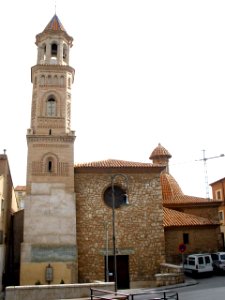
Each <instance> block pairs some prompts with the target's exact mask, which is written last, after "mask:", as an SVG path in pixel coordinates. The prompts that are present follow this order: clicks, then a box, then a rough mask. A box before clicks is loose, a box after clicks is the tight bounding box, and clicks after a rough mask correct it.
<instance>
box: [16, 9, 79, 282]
mask: <svg viewBox="0 0 225 300" xmlns="http://www.w3.org/2000/svg"><path fill="white" fill-rule="evenodd" d="M72 42H73V39H72V37H70V36H69V35H68V34H67V32H66V31H65V29H64V27H63V26H62V24H61V22H60V21H59V19H58V17H57V16H56V15H55V16H54V17H53V18H52V19H51V21H50V22H49V24H48V25H47V26H46V28H45V29H44V30H43V32H41V33H40V34H38V35H37V36H36V45H37V50H38V55H37V64H36V65H35V66H33V67H32V69H31V81H32V84H33V93H32V107H31V125H30V128H29V129H28V131H27V145H28V157H27V183H26V199H25V211H24V240H23V243H22V248H21V250H22V253H21V269H20V283H21V284H22V285H24V284H35V283H36V282H41V283H46V282H51V283H60V281H61V279H62V277H63V278H64V280H65V282H70V283H71V282H77V249H76V248H77V247H76V245H77V243H76V213H75V194H74V140H75V135H74V131H72V130H71V128H70V120H71V86H72V83H73V81H74V73H75V71H74V69H73V68H72V67H70V66H69V53H70V48H71V47H72ZM53 272H54V276H53Z"/></svg>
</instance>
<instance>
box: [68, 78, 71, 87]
mask: <svg viewBox="0 0 225 300" xmlns="http://www.w3.org/2000/svg"><path fill="white" fill-rule="evenodd" d="M68 88H71V78H70V77H69V78H68Z"/></svg>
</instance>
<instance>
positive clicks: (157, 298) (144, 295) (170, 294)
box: [130, 290, 179, 300]
mask: <svg viewBox="0 0 225 300" xmlns="http://www.w3.org/2000/svg"><path fill="white" fill-rule="evenodd" d="M130 297H131V300H141V299H147V300H179V296H178V293H177V292H175V291H168V290H164V291H147V292H141V293H137V294H130Z"/></svg>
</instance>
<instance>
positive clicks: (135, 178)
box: [75, 171, 165, 288]
mask: <svg viewBox="0 0 225 300" xmlns="http://www.w3.org/2000/svg"><path fill="white" fill-rule="evenodd" d="M148 172H149V171H148ZM148 172H147V171H145V173H136V174H133V173H131V174H128V173H126V175H127V176H128V189H129V191H128V194H129V205H128V206H123V207H120V208H118V209H116V210H115V228H116V248H117V255H127V256H128V257H129V280H130V287H131V288H133V287H140V286H141V287H145V286H150V285H154V284H155V278H154V274H155V273H157V272H158V271H159V267H160V263H162V262H164V261H165V249H164V230H163V211H162V194H161V186H160V179H159V174H154V173H150V172H149V173H148ZM111 175H112V174H111V173H107V172H105V173H103V172H101V173H91V174H88V173H87V174H85V173H77V174H76V172H75V193H76V206H77V207H76V209H77V243H78V272H79V275H78V276H79V281H80V282H93V281H95V280H105V257H106V234H107V231H106V230H107V228H108V241H109V244H108V247H109V252H108V253H109V255H112V209H111V208H110V207H108V206H107V205H106V204H105V203H104V199H103V194H104V191H105V190H106V189H107V188H108V187H109V186H110V185H111ZM115 184H118V185H120V186H121V187H122V188H125V186H124V181H123V179H121V178H119V179H118V182H117V181H116V183H115Z"/></svg>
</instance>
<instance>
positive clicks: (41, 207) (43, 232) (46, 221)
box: [20, 183, 78, 285]
mask: <svg viewBox="0 0 225 300" xmlns="http://www.w3.org/2000/svg"><path fill="white" fill-rule="evenodd" d="M48 266H50V268H51V270H50V271H51V272H53V278H52V280H50V282H49V283H51V284H60V282H61V281H62V282H64V283H77V274H78V271H77V270H78V267H77V244H76V209H75V195H74V193H73V192H68V191H67V190H66V186H65V184H63V183H32V184H31V191H30V194H28V195H27V197H26V199H25V209H24V242H23V243H22V245H21V266H20V284H21V285H34V284H37V283H38V282H40V283H41V284H48V280H46V268H47V267H48Z"/></svg>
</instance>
